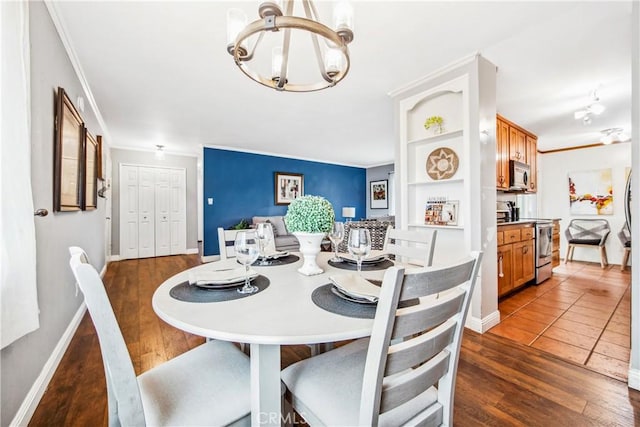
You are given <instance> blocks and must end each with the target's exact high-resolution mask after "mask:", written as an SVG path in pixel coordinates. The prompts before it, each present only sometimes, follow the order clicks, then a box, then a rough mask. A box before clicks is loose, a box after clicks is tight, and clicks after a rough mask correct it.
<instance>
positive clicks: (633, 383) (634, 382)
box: [627, 368, 640, 390]
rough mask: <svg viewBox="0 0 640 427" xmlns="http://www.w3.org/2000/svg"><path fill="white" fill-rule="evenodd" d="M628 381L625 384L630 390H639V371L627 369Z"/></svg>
mask: <svg viewBox="0 0 640 427" xmlns="http://www.w3.org/2000/svg"><path fill="white" fill-rule="evenodd" d="M628 375H629V380H628V382H627V384H628V386H629V387H630V388H633V389H635V390H640V369H634V368H629V374H628Z"/></svg>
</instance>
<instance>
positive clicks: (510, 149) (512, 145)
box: [496, 115, 538, 193]
mask: <svg viewBox="0 0 640 427" xmlns="http://www.w3.org/2000/svg"><path fill="white" fill-rule="evenodd" d="M509 160H515V161H517V162H521V163H526V164H528V165H529V168H530V171H531V172H530V176H529V185H528V188H527V192H528V193H535V192H536V191H538V137H537V136H535V135H534V134H532V133H531V132H529V131H527V130H526V129H523V128H521V127H520V126H518V125H517V124H515V123H513V122H511V121H509V120H507V119H505V118H504V117H502V116H500V115H497V116H496V189H497V190H500V191H507V190H509Z"/></svg>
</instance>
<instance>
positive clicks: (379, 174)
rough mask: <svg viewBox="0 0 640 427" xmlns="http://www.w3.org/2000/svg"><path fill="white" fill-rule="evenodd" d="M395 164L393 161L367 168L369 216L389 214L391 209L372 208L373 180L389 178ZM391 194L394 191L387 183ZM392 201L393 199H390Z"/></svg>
mask: <svg viewBox="0 0 640 427" xmlns="http://www.w3.org/2000/svg"><path fill="white" fill-rule="evenodd" d="M394 167H395V165H394V164H393V163H391V164H388V165H382V166H376V167H375V168H369V169H367V218H372V217H376V216H387V215H389V209H371V184H370V182H371V181H379V180H381V179H387V180H388V179H389V172H393V170H394ZM387 189H388V191H389V194H391V192H392V191H393V188H391V187H390V186H389V185H387ZM389 203H391V200H389Z"/></svg>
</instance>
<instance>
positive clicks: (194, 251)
mask: <svg viewBox="0 0 640 427" xmlns="http://www.w3.org/2000/svg"><path fill="white" fill-rule="evenodd" d="M198 253H200V251H199V250H198V248H191V249H187V255H193V254H198Z"/></svg>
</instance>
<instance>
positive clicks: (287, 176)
mask: <svg viewBox="0 0 640 427" xmlns="http://www.w3.org/2000/svg"><path fill="white" fill-rule="evenodd" d="M273 194H274V200H275V204H276V205H288V204H289V203H291V202H292V201H293V200H295V199H297V198H298V197H300V196H304V176H303V175H302V174H299V173H288V172H276V173H275V182H274V189H273Z"/></svg>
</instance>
